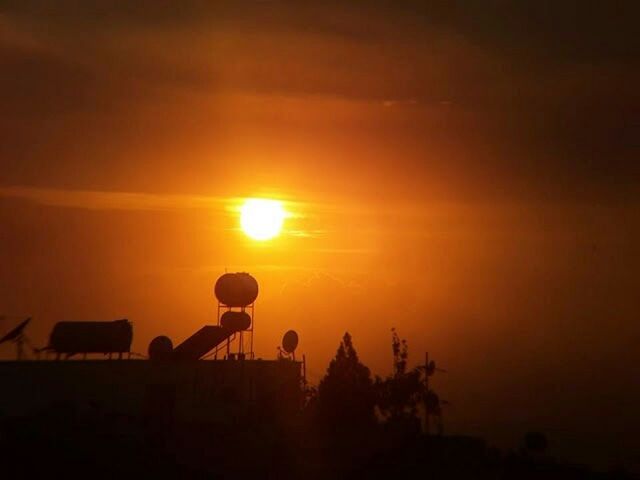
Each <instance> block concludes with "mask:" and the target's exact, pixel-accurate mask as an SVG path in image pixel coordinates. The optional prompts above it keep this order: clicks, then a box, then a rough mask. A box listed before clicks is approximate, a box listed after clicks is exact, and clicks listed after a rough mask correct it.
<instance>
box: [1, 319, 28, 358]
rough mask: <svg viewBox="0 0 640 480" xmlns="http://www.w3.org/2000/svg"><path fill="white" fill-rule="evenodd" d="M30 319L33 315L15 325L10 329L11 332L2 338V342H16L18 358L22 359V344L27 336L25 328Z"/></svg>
mask: <svg viewBox="0 0 640 480" xmlns="http://www.w3.org/2000/svg"><path fill="white" fill-rule="evenodd" d="M30 321H31V317H29V318H27V319H25V320H23V321H22V322H20V324H19V325H18V326H17V327H15V328H14V329H12V330H9V332H7V334H6V335H5V336H4V337H2V338H0V344H2V343H5V342H13V343H15V344H16V348H17V354H16V356H17V358H18V360H20V359H22V345H23V344H24V342H25V341H26V338H25V336H24V329H25V328H26V326H27V325H28V324H29V322H30Z"/></svg>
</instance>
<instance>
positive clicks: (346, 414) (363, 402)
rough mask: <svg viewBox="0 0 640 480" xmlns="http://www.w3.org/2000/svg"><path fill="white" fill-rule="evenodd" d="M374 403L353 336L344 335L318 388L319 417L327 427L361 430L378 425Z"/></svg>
mask: <svg viewBox="0 0 640 480" xmlns="http://www.w3.org/2000/svg"><path fill="white" fill-rule="evenodd" d="M375 403H376V398H375V389H374V386H373V381H372V379H371V372H370V371H369V369H368V368H367V367H366V366H365V365H363V364H362V363H361V362H360V360H359V359H358V354H357V353H356V350H355V348H354V347H353V342H352V340H351V335H349V333H345V334H344V337H343V339H342V342H340V346H339V348H338V351H337V352H336V356H335V357H334V358H333V360H331V363H329V367H328V368H327V374H326V375H325V377H324V378H323V379H322V380H321V381H320V384H319V385H318V395H317V402H316V408H317V414H318V417H319V419H320V420H321V421H322V422H323V423H324V424H325V425H326V426H327V427H331V428H335V427H341V428H347V429H353V430H356V429H362V428H366V427H370V426H372V425H374V424H375V414H374V405H375Z"/></svg>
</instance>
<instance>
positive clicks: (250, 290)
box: [214, 272, 258, 307]
mask: <svg viewBox="0 0 640 480" xmlns="http://www.w3.org/2000/svg"><path fill="white" fill-rule="evenodd" d="M214 293H215V295H216V298H217V299H218V301H219V302H220V303H222V304H223V305H226V306H228V307H246V306H248V305H251V304H252V303H253V302H255V300H256V298H258V282H257V281H256V279H255V278H253V277H252V276H251V275H249V274H248V273H244V272H241V273H225V274H224V275H222V276H221V277H220V278H219V279H218V281H217V282H216V286H215V288H214Z"/></svg>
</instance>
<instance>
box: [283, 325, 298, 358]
mask: <svg viewBox="0 0 640 480" xmlns="http://www.w3.org/2000/svg"><path fill="white" fill-rule="evenodd" d="M296 348H298V334H297V333H296V332H295V330H289V331H288V332H287V333H285V334H284V336H283V337H282V349H283V350H284V351H285V352H287V353H293V352H295V350H296Z"/></svg>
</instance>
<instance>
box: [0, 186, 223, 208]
mask: <svg viewBox="0 0 640 480" xmlns="http://www.w3.org/2000/svg"><path fill="white" fill-rule="evenodd" d="M0 197H5V198H15V199H22V200H27V201H30V202H35V203H38V204H41V205H46V206H51V207H67V208H83V209H88V210H165V211H166V210H183V209H200V208H208V209H212V208H213V209H220V210H223V209H225V204H226V203H228V202H229V199H223V198H219V197H210V196H199V195H156V194H150V193H132V192H100V191H88V190H58V189H49V188H30V187H0ZM231 200H233V199H231Z"/></svg>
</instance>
